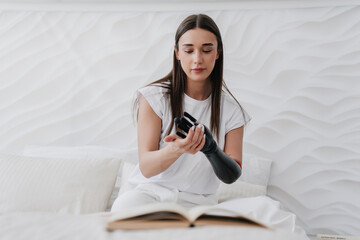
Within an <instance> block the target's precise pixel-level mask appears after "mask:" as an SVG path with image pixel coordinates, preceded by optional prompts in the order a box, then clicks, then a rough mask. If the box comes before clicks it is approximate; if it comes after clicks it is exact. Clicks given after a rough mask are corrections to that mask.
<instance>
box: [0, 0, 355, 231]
mask: <svg viewBox="0 0 360 240" xmlns="http://www.w3.org/2000/svg"><path fill="white" fill-rule="evenodd" d="M115 5H116V4H115ZM1 6H2V7H3V10H2V11H1V12H0V150H1V151H2V152H22V150H23V148H24V147H25V146H26V145H33V144H37V145H54V146H55V145H56V146H57V145H62V146H74V145H102V146H110V147H116V148H125V147H128V146H131V145H134V144H135V143H136V130H135V125H134V123H133V121H132V115H131V107H132V105H131V104H132V100H133V94H134V92H135V90H136V89H137V88H139V87H141V86H142V85H144V84H146V83H149V82H150V81H153V80H156V79H157V78H159V77H161V76H163V75H165V74H166V73H167V72H168V71H169V70H170V68H171V54H172V45H173V38H174V32H175V30H176V27H177V26H178V24H179V23H180V21H181V20H182V19H183V18H185V17H186V16H187V15H188V14H190V13H192V11H191V10H186V7H184V8H183V9H181V10H178V11H175V10H174V9H171V11H170V10H169V11H166V9H164V8H161V6H159V8H161V11H159V12H155V11H146V10H144V9H142V10H138V11H134V10H132V11H121V5H116V6H117V9H118V10H119V11H109V10H101V8H100V10H98V11H95V10H93V9H92V10H91V11H90V10H89V11H81V8H80V7H77V8H76V9H75V10H74V9H72V10H71V11H67V10H66V7H63V8H59V9H56V8H55V9H54V8H53V7H51V9H50V10H49V9H48V10H46V7H45V8H42V7H39V6H42V5H35V7H34V6H32V5H24V6H25V7H23V8H25V9H26V7H29V6H32V7H31V8H30V10H29V11H26V10H25V9H23V8H22V7H19V6H23V5H16V6H15V7H14V8H13V9H9V5H6V7H4V6H5V5H0V7H1ZM10 6H11V5H10ZM211 6H214V4H213V5H211ZM221 6H222V5H221V4H220V3H219V9H221V10H211V11H210V10H207V11H204V12H205V13H207V14H209V15H210V16H212V17H213V18H214V19H215V20H216V22H217V23H218V25H219V27H220V29H221V32H222V34H223V38H224V45H225V80H226V81H227V84H228V86H229V87H230V89H231V90H232V92H233V93H234V95H235V96H236V97H237V98H238V100H240V102H241V103H242V104H243V105H244V106H245V107H246V109H247V110H248V112H249V113H250V114H251V115H252V117H253V120H252V122H251V124H250V125H249V126H248V128H247V130H246V139H245V143H244V145H245V151H246V152H247V153H252V154H257V155H259V156H261V157H264V158H269V159H271V160H273V161H274V164H273V169H272V175H271V179H270V185H269V189H268V191H269V195H270V196H272V197H273V198H275V199H278V200H280V201H281V202H282V204H283V205H284V206H285V207H287V208H288V209H290V210H291V211H293V212H295V213H296V214H297V215H298V217H299V219H298V220H299V223H300V224H301V225H302V226H303V227H305V229H306V230H307V231H308V233H311V234H315V233H336V234H345V235H360V229H359V226H360V218H359V216H360V6H356V5H353V6H351V5H350V6H334V5H331V6H328V7H326V6H321V7H312V8H307V7H304V8H301V7H294V8H290V7H281V4H279V5H277V6H278V8H276V7H274V8H264V9H262V8H260V7H258V6H257V7H256V8H254V9H251V7H249V6H247V7H246V8H244V9H242V8H241V7H239V6H241V5H239V4H237V5H236V6H237V7H236V8H228V9H224V7H223V6H222V7H221ZM227 6H230V5H227ZM36 7H39V10H36ZM17 8H18V10H16V9H17ZM197 10H198V9H197ZM196 12H199V11H196Z"/></svg>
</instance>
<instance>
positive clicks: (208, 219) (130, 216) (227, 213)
mask: <svg viewBox="0 0 360 240" xmlns="http://www.w3.org/2000/svg"><path fill="white" fill-rule="evenodd" d="M206 225H232V226H254V227H264V228H270V226H268V225H267V224H265V223H263V222H260V221H258V220H255V219H253V218H251V217H248V216H245V215H243V214H241V212H240V211H237V210H236V206H234V205H233V204H225V203H220V204H217V205H213V206H203V205H201V206H196V207H193V208H190V209H189V208H185V207H182V206H181V205H178V204H176V203H155V204H148V205H144V206H141V207H137V208H132V209H128V210H126V211H122V212H116V213H113V214H112V216H111V217H110V218H109V221H108V223H107V230H109V231H111V230H116V229H127V230H131V229H159V228H179V227H180V228H181V227H195V226H206Z"/></svg>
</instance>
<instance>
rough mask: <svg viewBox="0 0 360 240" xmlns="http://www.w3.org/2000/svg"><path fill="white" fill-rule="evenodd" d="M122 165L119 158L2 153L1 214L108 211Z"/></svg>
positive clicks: (0, 163)
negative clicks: (29, 155)
mask: <svg viewBox="0 0 360 240" xmlns="http://www.w3.org/2000/svg"><path fill="white" fill-rule="evenodd" d="M119 166H120V159H117V158H91V157H88V158H77V159H76V158H48V157H46V158H45V157H26V156H17V155H0V192H1V194H0V214H3V213H7V212H24V211H41V212H56V213H73V214H83V213H94V212H100V211H104V210H105V209H106V207H107V204H108V201H109V198H110V195H111V192H112V189H113V186H114V184H115V180H116V175H117V173H118V169H119Z"/></svg>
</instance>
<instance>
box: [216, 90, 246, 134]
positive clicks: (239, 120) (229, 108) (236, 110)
mask: <svg viewBox="0 0 360 240" xmlns="http://www.w3.org/2000/svg"><path fill="white" fill-rule="evenodd" d="M221 96H222V108H223V109H222V115H223V116H222V117H223V120H225V124H226V125H227V126H228V129H227V132H228V131H229V130H231V129H234V128H236V127H240V126H242V125H244V124H246V123H247V122H249V121H250V120H251V117H250V115H249V114H248V113H247V112H246V110H245V109H244V108H243V107H242V106H241V105H240V103H238V102H237V101H236V100H235V99H234V98H233V97H232V96H231V95H230V94H229V93H227V92H222V94H221Z"/></svg>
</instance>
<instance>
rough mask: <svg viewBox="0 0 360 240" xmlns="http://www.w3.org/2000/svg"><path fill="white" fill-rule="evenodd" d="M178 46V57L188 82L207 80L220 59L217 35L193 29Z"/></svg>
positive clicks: (183, 36)
mask: <svg viewBox="0 0 360 240" xmlns="http://www.w3.org/2000/svg"><path fill="white" fill-rule="evenodd" d="M178 46H179V50H177V49H176V46H175V52H176V57H177V59H178V60H180V64H181V67H182V69H183V70H184V72H185V73H186V75H187V78H188V80H190V81H205V80H207V79H208V77H209V76H210V74H211V72H212V70H213V69H214V66H215V62H216V59H218V57H219V53H218V51H217V39H216V36H215V34H213V33H212V32H209V31H207V30H205V29H202V28H195V29H191V30H188V31H187V32H185V33H184V34H183V35H182V36H181V37H180V39H179V42H178Z"/></svg>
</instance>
